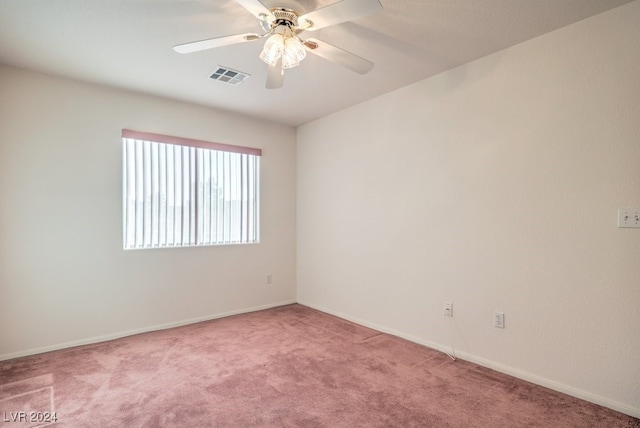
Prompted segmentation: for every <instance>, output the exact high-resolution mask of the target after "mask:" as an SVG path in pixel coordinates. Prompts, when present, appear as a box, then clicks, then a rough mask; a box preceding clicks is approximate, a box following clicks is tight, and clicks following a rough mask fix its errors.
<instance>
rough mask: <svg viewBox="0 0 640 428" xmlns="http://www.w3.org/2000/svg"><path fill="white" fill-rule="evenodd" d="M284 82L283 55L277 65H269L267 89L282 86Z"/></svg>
mask: <svg viewBox="0 0 640 428" xmlns="http://www.w3.org/2000/svg"><path fill="white" fill-rule="evenodd" d="M283 84H284V68H282V57H280V58H278V62H276V63H275V65H270V66H269V71H268V74H267V89H278V88H282V85H283Z"/></svg>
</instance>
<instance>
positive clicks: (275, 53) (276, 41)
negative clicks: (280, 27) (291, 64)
mask: <svg viewBox="0 0 640 428" xmlns="http://www.w3.org/2000/svg"><path fill="white" fill-rule="evenodd" d="M284 46H285V43H284V37H282V34H279V33H276V34H273V35H272V36H271V37H269V38H268V39H267V41H266V42H265V44H264V47H263V48H262V52H260V59H261V60H263V61H264V62H266V63H267V64H269V65H270V66H274V65H275V64H276V62H278V58H280V57H281V56H282V52H283V51H284Z"/></svg>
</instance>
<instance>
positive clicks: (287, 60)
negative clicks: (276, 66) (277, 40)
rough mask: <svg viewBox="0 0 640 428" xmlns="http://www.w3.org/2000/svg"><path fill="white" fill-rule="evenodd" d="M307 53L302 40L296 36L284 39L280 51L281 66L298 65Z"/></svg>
mask: <svg viewBox="0 0 640 428" xmlns="http://www.w3.org/2000/svg"><path fill="white" fill-rule="evenodd" d="M306 55H307V51H306V50H305V49H304V46H303V45H302V42H301V41H300V39H298V38H297V37H290V38H288V39H286V40H285V41H284V50H283V51H282V67H283V68H291V67H296V66H298V65H300V62H301V61H302V60H303V59H304V57H305V56H306Z"/></svg>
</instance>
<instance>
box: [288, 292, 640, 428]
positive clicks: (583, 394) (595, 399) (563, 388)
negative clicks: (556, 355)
mask: <svg viewBox="0 0 640 428" xmlns="http://www.w3.org/2000/svg"><path fill="white" fill-rule="evenodd" d="M298 303H299V304H301V305H304V306H308V307H310V308H313V309H317V310H319V311H321V312H325V313H327V314H330V315H333V316H336V317H338V318H342V319H345V320H347V321H351V322H354V323H356V324H359V325H362V326H364V327H369V328H372V329H374V330H378V331H380V332H382V333H388V334H391V335H393V336H397V337H400V338H402V339H406V340H408V341H410V342H414V343H417V344H419V345H422V346H426V347H427V348H431V349H435V350H437V351H440V352H444V353H445V354H450V353H451V348H450V347H449V346H446V345H442V344H439V343H435V342H431V341H428V340H424V339H421V338H419V337H416V336H413V335H410V334H406V333H403V332H401V331H397V330H394V329H392V328H388V327H385V326H382V325H379V324H376V323H372V322H369V321H365V320H362V319H359V318H356V317H352V316H349V315H346V314H343V313H340V312H336V311H332V310H330V309H327V308H323V307H320V306H316V305H312V304H309V303H306V302H303V301H298ZM456 358H460V359H461V360H465V361H469V362H472V363H475V364H478V365H480V366H483V367H487V368H490V369H493V370H495V371H498V372H501V373H505V374H508V375H510V376H513V377H516V378H518V379H522V380H525V381H527V382H531V383H534V384H536V385H540V386H543V387H545V388H549V389H552V390H554V391H558V392H561V393H563V394H567V395H570V396H572V397H576V398H579V399H581V400H585V401H588V402H590V403H594V404H597V405H599V406H603V407H607V408H609V409H612V410H615V411H617V412H620V413H624V414H626V415H629V416H633V417H634V418H640V408H636V407H632V406H629V405H627V404H624V403H620V402H618V401H615V400H610V399H608V398H606V397H602V396H600V395H597V394H592V393H590V392H587V391H583V390H581V389H578V388H574V387H572V386H569V385H565V384H562V383H559V382H555V381H553V380H550V379H547V378H544V377H541V376H538V375H535V374H532V373H529V372H526V371H523V370H518V369H515V368H513V367H509V366H505V365H503V364H500V363H497V362H495V361H490V360H486V359H484V358H481V357H478V356H476V355H473V354H468V353H466V352H460V351H456Z"/></svg>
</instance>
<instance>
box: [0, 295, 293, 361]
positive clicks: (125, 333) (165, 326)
mask: <svg viewBox="0 0 640 428" xmlns="http://www.w3.org/2000/svg"><path fill="white" fill-rule="evenodd" d="M294 303H296V301H295V300H290V301H289V300H288V301H284V302H277V303H269V304H267V305H260V306H254V307H251V308H244V309H237V310H234V311H228V312H221V313H218V314H212V315H206V316H202V317H196V318H190V319H187V320H181V321H175V322H170V323H165V324H159V325H153V326H149V327H143V328H138V329H134V330H127V331H122V332H118V333H113V334H106V335H103V336H95V337H89V338H86V339H80V340H73V341H71V342H64V343H58V344H55V345H50V346H43V347H39V348H33V349H27V350H25V351H18V352H12V353H9V354H2V355H0V361H4V360H11V359H13V358H19V357H26V356H29V355H35V354H42V353H43V352H51V351H58V350H60V349H65V348H71V347H74V346H81V345H90V344H92V343H99V342H105V341H107V340H113V339H119V338H121V337H127V336H133V335H135V334H141V333H149V332H152V331H158V330H166V329H168V328H173V327H180V326H183V325H188V324H195V323H198V322H202V321H209V320H213V319H218V318H225V317H229V316H231V315H239V314H245V313H249V312H255V311H261V310H264V309H270V308H275V307H278V306H285V305H292V304H294Z"/></svg>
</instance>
